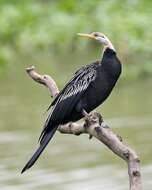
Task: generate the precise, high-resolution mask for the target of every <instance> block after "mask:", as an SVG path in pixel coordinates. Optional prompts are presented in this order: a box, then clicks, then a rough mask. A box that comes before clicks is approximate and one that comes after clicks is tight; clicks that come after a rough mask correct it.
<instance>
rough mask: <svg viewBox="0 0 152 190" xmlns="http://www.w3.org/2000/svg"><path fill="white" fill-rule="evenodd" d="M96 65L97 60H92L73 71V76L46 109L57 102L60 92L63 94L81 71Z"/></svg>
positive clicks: (97, 63)
mask: <svg viewBox="0 0 152 190" xmlns="http://www.w3.org/2000/svg"><path fill="white" fill-rule="evenodd" d="M96 65H99V61H98V60H97V61H95V62H93V63H92V64H90V65H85V66H83V67H81V68H80V69H79V70H77V71H76V72H75V73H74V76H73V77H72V78H71V80H70V81H69V82H68V83H67V84H66V85H65V87H64V88H63V89H62V90H61V91H60V92H59V94H58V95H57V96H56V97H55V99H54V100H53V101H52V103H51V105H50V106H49V107H48V110H49V109H50V108H51V107H52V106H54V105H55V104H56V102H57V100H58V99H59V98H60V96H61V94H63V92H64V91H65V90H66V88H67V87H68V86H69V85H70V84H71V83H72V82H73V81H75V80H76V79H77V78H79V77H80V76H81V75H82V74H83V72H87V70H88V69H89V68H92V67H96Z"/></svg>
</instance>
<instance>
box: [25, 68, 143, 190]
mask: <svg viewBox="0 0 152 190" xmlns="http://www.w3.org/2000/svg"><path fill="white" fill-rule="evenodd" d="M26 71H27V73H28V74H29V76H30V77H31V78H32V79H33V80H34V81H36V82H38V83H40V84H43V85H44V86H46V87H48V89H49V91H50V93H51V94H52V97H55V96H56V95H57V94H58V93H59V90H58V87H57V85H56V83H55V81H54V80H53V79H52V78H51V77H50V76H48V75H40V74H38V73H37V72H36V71H35V68H34V67H33V66H32V67H30V68H28V69H27V70H26ZM84 115H85V113H84ZM58 131H60V132H61V133H64V134H74V135H80V134H89V135H90V137H92V136H93V137H95V138H97V139H98V140H99V141H100V142H102V143H103V144H105V145H106V146H107V147H108V148H109V149H110V150H111V151H112V152H114V153H115V154H116V155H117V156H119V157H120V158H122V159H123V160H125V161H126V162H127V164H128V174H129V182H130V190H141V189H142V185H141V174H140V161H139V158H138V156H137V154H136V152H135V151H133V150H132V149H131V148H130V147H129V146H127V145H126V144H125V143H123V142H122V138H121V137H120V136H118V135H116V134H114V133H113V132H112V130H111V129H110V128H109V126H108V125H107V124H106V123H105V122H104V121H103V119H102V117H101V115H100V114H99V113H96V112H94V113H92V114H89V115H88V114H87V115H85V122H84V123H83V124H82V123H80V124H79V123H68V124H66V125H60V126H59V127H58Z"/></svg>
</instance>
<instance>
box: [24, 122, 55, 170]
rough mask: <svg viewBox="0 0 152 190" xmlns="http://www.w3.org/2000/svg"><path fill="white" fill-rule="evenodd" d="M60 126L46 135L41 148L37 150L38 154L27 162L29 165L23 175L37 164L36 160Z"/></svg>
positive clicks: (25, 167)
mask: <svg viewBox="0 0 152 190" xmlns="http://www.w3.org/2000/svg"><path fill="white" fill-rule="evenodd" d="M57 128H58V126H55V127H54V128H53V129H52V130H51V131H50V132H49V133H47V134H46V135H45V137H44V138H43V142H42V143H41V144H40V146H39V148H38V149H37V150H36V152H35V153H34V154H33V156H32V158H31V159H30V160H29V161H28V162H27V164H26V165H25V166H24V168H23V169H22V171H21V173H23V172H25V171H26V170H27V169H29V168H31V167H32V166H33V164H34V163H35V162H36V160H37V159H38V158H39V156H40V155H41V153H42V152H43V150H44V149H45V147H46V146H47V144H48V143H49V141H50V140H51V139H52V137H53V135H54V133H55V131H56V130H57Z"/></svg>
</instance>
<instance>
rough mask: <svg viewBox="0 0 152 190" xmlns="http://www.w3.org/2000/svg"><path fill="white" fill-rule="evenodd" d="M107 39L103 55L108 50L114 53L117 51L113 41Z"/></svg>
mask: <svg viewBox="0 0 152 190" xmlns="http://www.w3.org/2000/svg"><path fill="white" fill-rule="evenodd" d="M105 39H106V42H105V44H104V48H103V53H104V52H105V50H106V49H107V48H109V49H112V50H113V51H114V52H116V50H115V48H114V46H113V44H112V43H111V41H110V40H109V39H108V37H106V36H105Z"/></svg>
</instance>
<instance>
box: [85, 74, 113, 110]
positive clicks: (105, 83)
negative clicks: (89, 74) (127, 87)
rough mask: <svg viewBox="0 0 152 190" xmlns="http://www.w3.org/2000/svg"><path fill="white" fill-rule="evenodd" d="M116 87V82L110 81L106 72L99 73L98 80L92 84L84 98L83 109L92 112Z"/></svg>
mask: <svg viewBox="0 0 152 190" xmlns="http://www.w3.org/2000/svg"><path fill="white" fill-rule="evenodd" d="M113 86H114V81H113V80H112V78H111V80H109V77H108V76H107V74H106V72H104V71H103V70H101V71H99V72H98V73H97V78H96V79H95V80H94V81H93V82H92V83H91V84H90V86H89V88H88V90H87V91H86V93H85V94H84V96H83V99H82V103H83V107H84V108H86V110H87V111H91V110H93V109H94V108H96V107H97V106H99V105H100V104H101V103H102V102H103V101H104V100H105V99H106V98H107V97H108V96H109V94H110V92H111V90H112V88H113Z"/></svg>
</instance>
